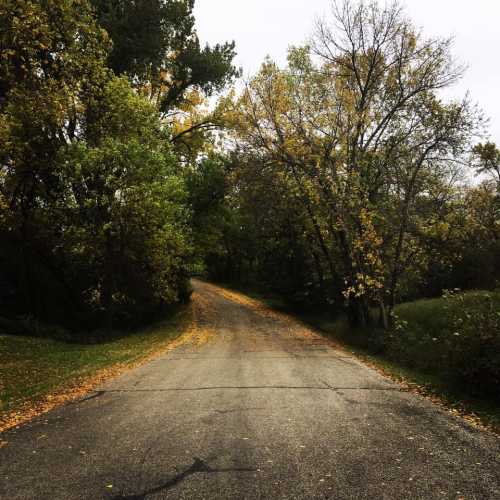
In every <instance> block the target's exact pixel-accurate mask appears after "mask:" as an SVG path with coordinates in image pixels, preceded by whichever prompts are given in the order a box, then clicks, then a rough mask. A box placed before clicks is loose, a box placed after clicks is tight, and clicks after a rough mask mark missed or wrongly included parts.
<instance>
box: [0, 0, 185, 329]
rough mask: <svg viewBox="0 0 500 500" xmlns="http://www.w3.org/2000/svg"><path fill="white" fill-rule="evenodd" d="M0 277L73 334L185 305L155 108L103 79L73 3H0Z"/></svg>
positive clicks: (181, 189)
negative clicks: (74, 330)
mask: <svg viewBox="0 0 500 500" xmlns="http://www.w3.org/2000/svg"><path fill="white" fill-rule="evenodd" d="M0 25H1V26H2V28H4V29H2V31H1V38H0V43H1V46H2V49H3V50H2V57H1V59H0V69H1V71H0V82H1V85H0V88H1V89H2V104H1V109H0V193H1V195H0V211H1V214H0V219H1V220H2V222H3V225H2V227H1V228H0V237H1V239H2V249H3V250H5V253H4V252H2V256H1V258H2V267H1V269H0V272H1V273H2V274H4V273H9V274H11V275H13V276H12V277H11V281H12V283H13V287H14V288H15V289H16V290H18V292H19V294H18V296H17V303H16V308H17V311H18V312H20V313H22V314H28V315H31V316H34V317H35V318H37V319H45V320H50V321H56V322H66V323H67V324H69V325H71V326H74V325H78V326H79V327H82V326H85V325H92V326H96V325H99V324H100V323H101V322H102V320H103V319H106V323H107V325H108V327H110V328H111V327H112V326H113V323H114V322H115V321H114V320H116V319H121V320H124V319H127V320H128V322H130V320H131V318H135V319H140V318H144V317H146V316H147V315H148V314H150V313H151V312H154V311H156V310H158V309H159V308H161V306H162V305H168V304H172V303H174V302H176V301H178V300H181V299H185V298H186V297H187V296H188V286H187V277H186V269H187V262H188V260H189V258H190V255H191V245H190V239H191V234H190V229H189V227H188V223H189V215H190V214H189V208H188V206H187V199H186V191H185V183H184V179H183V175H182V169H181V166H180V162H179V159H178V157H177V156H176V154H175V152H174V151H173V150H172V146H171V145H170V142H171V134H170V131H169V130H168V129H167V128H166V127H165V126H164V124H163V123H162V120H161V117H160V115H159V113H158V109H157V107H156V106H155V105H153V104H152V103H151V101H150V100H148V99H146V98H145V97H143V96H142V95H140V94H139V93H138V92H137V91H136V90H134V89H133V88H132V87H131V85H130V83H129V81H128V80H127V79H126V78H117V77H115V76H113V74H112V72H111V71H110V70H109V69H108V68H107V67H106V60H107V54H108V50H109V48H110V42H109V37H108V35H107V33H106V32H105V31H104V30H103V29H101V28H100V27H99V26H98V25H97V24H96V22H95V19H94V16H93V11H92V9H91V7H90V4H89V3H88V2H87V1H86V0H67V1H43V2H42V1H34V0H33V1H28V0H26V1H21V2H12V1H10V0H0Z"/></svg>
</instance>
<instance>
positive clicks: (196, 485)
mask: <svg viewBox="0 0 500 500" xmlns="http://www.w3.org/2000/svg"><path fill="white" fill-rule="evenodd" d="M195 289H196V293H195V298H194V300H195V305H196V307H197V310H198V315H199V317H198V326H197V328H199V329H200V330H203V331H204V332H205V333H204V336H205V337H207V338H208V340H207V342H205V343H204V344H202V345H196V344H186V345H183V346H181V347H179V348H177V349H176V350H173V351H171V352H169V353H168V354H165V355H163V356H161V357H159V358H157V359H156V360H154V361H152V362H150V363H148V364H146V365H144V366H142V367H140V368H138V369H135V370H133V371H130V372H128V373H126V374H125V375H123V376H121V377H120V378H118V379H115V380H113V381H111V382H108V383H106V384H105V385H104V386H103V387H101V388H99V390H97V391H96V392H94V393H91V394H89V395H88V396H87V397H86V398H85V399H83V400H80V401H77V402H73V403H71V404H67V405H66V406H64V407H61V408H59V409H57V410H54V411H52V412H51V413H49V414H46V415H44V416H42V417H39V418H37V419H35V420H33V421H32V422H31V423H29V424H26V425H24V426H22V427H20V428H19V429H15V430H11V431H8V432H6V433H4V434H2V436H1V437H2V440H5V441H8V443H9V444H8V445H7V446H5V447H4V448H2V449H0V498H2V499H9V500H12V499H21V498H22V499H32V498H33V499H50V500H56V499H65V500H66V499H100V498H103V499H115V500H119V499H121V500H124V499H130V500H132V499H154V498H172V499H202V498H204V499H212V498H214V499H217V498H224V499H252V498H262V499H265V498H270V499H295V498H297V499H302V498H304V499H312V498H320V499H321V498H324V499H326V498H329V499H388V500H396V499H455V500H458V499H467V500H473V499H478V500H479V499H495V498H498V499H500V440H499V438H498V437H496V436H494V435H492V434H489V433H487V432H483V431H480V430H478V429H475V428H473V427H471V426H469V425H468V424H466V423H464V422H463V421H462V420H461V419H460V418H457V417H453V416H452V415H450V414H448V413H446V412H445V411H443V410H441V409H440V408H438V407H437V406H435V405H433V404H432V403H430V402H429V401H427V400H425V399H423V398H421V397H419V396H416V395H414V394H411V393H409V392H406V391H405V390H404V389H402V388H401V387H399V386H398V385H396V384H394V383H392V382H391V381H389V380H388V379H386V378H384V377H382V376H381V375H380V374H378V373H377V372H375V371H373V370H371V369H370V368H368V367H366V366H364V365H363V364H362V363H361V362H359V361H357V360H356V359H354V358H353V357H351V356H349V355H348V354H346V353H344V352H341V351H338V350H336V349H335V348H334V347H332V346H331V345H330V344H329V343H328V342H327V341H326V340H323V339H322V338H321V337H320V336H318V335H316V334H315V333H314V332H311V331H310V330H308V329H307V328H306V327H305V326H303V325H301V324H300V323H298V322H296V321H294V320H293V319H291V318H288V317H286V316H284V315H280V314H277V313H273V312H271V311H268V310H267V309H266V308H265V307H263V306H259V305H258V304H256V303H255V302H253V301H251V300H247V299H246V298H245V297H243V296H239V295H237V294H234V293H231V292H228V291H226V290H223V289H220V288H217V287H215V286H213V285H209V284H205V283H202V282H195Z"/></svg>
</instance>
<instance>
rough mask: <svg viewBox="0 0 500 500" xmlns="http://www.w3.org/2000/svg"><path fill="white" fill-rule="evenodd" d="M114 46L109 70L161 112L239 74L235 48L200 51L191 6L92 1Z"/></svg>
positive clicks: (183, 0) (144, 0)
mask: <svg viewBox="0 0 500 500" xmlns="http://www.w3.org/2000/svg"><path fill="white" fill-rule="evenodd" d="M92 3H93V4H94V6H95V9H96V14H97V19H98V21H99V23H100V24H101V26H103V27H104V28H105V29H106V31H107V32H108V33H109V34H110V36H111V39H112V40H113V50H112V51H111V53H110V56H109V65H110V67H111V68H112V69H113V70H114V71H115V73H117V74H126V75H127V76H128V77H129V78H130V79H131V81H132V82H133V83H134V84H136V85H137V86H138V87H140V88H141V89H142V90H143V91H145V92H146V93H147V94H148V95H149V97H150V98H152V99H155V100H156V101H157V102H158V104H159V106H160V109H161V110H162V111H167V110H169V109H170V108H172V107H173V106H176V105H179V104H181V103H182V102H183V100H184V99H186V95H187V94H186V93H187V91H188V90H189V89H192V88H194V89H198V90H200V91H202V92H203V93H205V94H207V95H212V94H213V93H214V92H216V91H219V90H222V89H223V88H224V87H225V86H226V84H227V83H228V82H230V81H231V79H232V78H233V77H234V76H236V75H237V74H238V72H237V70H236V69H235V68H234V67H233V65H232V60H233V58H234V55H235V52H234V48H235V44H234V42H227V43H223V44H217V45H215V46H214V47H209V46H208V45H206V46H205V47H202V46H201V45H200V41H199V39H198V35H197V33H196V30H195V20H194V16H193V7H194V0H92Z"/></svg>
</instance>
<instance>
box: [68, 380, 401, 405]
mask: <svg viewBox="0 0 500 500" xmlns="http://www.w3.org/2000/svg"><path fill="white" fill-rule="evenodd" d="M324 383H325V385H324V386H288V385H255V386H214V387H181V388H179V387H169V388H164V389H108V390H102V391H98V392H97V393H96V394H93V395H92V396H89V397H87V398H85V399H80V400H79V401H77V402H78V403H83V402H86V401H89V400H92V399H96V398H98V397H101V396H103V395H105V394H108V393H109V394H113V393H116V394H119V393H148V392H149V393H153V392H160V393H161V392H196V391H219V390H260V389H262V390H267V389H271V390H314V391H333V392H335V391H378V392H381V391H388V392H407V390H406V389H405V388H402V387H333V386H330V385H328V384H327V383H326V382H324Z"/></svg>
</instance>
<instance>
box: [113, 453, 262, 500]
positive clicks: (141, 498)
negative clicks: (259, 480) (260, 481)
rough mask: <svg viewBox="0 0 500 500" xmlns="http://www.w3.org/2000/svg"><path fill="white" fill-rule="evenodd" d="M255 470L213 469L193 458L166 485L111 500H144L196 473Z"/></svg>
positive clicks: (247, 469) (249, 470) (246, 470)
mask: <svg viewBox="0 0 500 500" xmlns="http://www.w3.org/2000/svg"><path fill="white" fill-rule="evenodd" d="M256 470H257V469H250V468H226V469H213V468H212V467H210V466H209V465H208V464H206V463H205V462H204V461H203V460H201V459H200V458H197V457H194V462H193V463H192V465H191V466H190V467H189V468H188V469H186V470H185V471H183V472H181V473H179V474H177V476H174V477H172V478H171V479H169V480H168V481H167V482H166V483H164V484H161V485H159V486H156V487H154V488H151V489H149V490H147V491H143V492H142V493H138V494H135V495H118V496H115V497H113V500H145V498H146V497H147V496H148V495H153V494H155V493H159V492H161V491H165V490H169V489H170V488H173V487H174V486H175V485H176V484H178V483H180V482H181V481H184V479H186V478H187V477H188V476H191V475H193V474H198V473H204V474H219V473H222V472H255V471H256Z"/></svg>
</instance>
